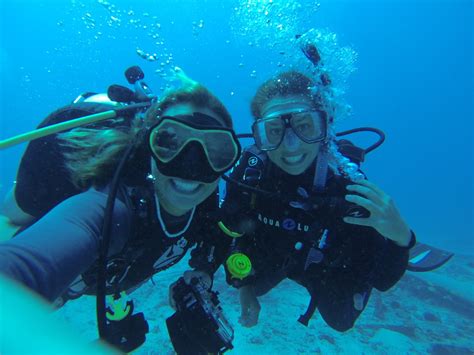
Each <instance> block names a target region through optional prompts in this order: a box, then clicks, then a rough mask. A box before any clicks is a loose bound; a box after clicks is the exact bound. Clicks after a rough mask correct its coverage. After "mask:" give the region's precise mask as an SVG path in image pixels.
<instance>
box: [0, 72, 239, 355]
mask: <svg viewBox="0 0 474 355" xmlns="http://www.w3.org/2000/svg"><path fill="white" fill-rule="evenodd" d="M177 75H178V78H179V79H181V81H182V86H181V87H180V88H179V89H176V90H174V91H169V92H168V93H166V95H164V96H163V97H162V98H161V99H160V100H159V101H157V102H155V100H154V99H152V100H145V99H144V100H143V101H144V102H141V103H140V102H138V103H136V102H137V101H140V100H134V101H135V103H134V104H133V103H132V104H125V105H119V107H118V108H114V109H113V110H111V111H113V112H114V114H112V115H111V117H114V120H113V121H112V122H110V127H104V125H103V122H101V124H100V125H99V126H87V127H81V128H77V129H74V130H71V131H67V132H64V133H60V134H58V135H57V136H54V137H53V139H54V142H49V143H51V144H53V145H54V148H60V149H57V150H56V151H55V152H51V153H54V154H58V155H59V154H60V153H61V154H63V155H62V156H61V157H60V158H61V160H60V161H63V162H64V166H65V168H66V169H65V170H64V171H62V172H59V174H58V175H55V173H54V172H53V171H47V170H46V171H45V173H46V174H51V176H52V177H53V178H54V180H53V181H54V182H57V183H58V185H57V186H60V185H61V184H63V183H64V182H67V183H69V184H70V186H67V188H66V189H64V190H57V191H52V190H51V181H49V186H50V188H49V189H46V191H45V192H44V193H43V192H38V194H37V195H35V196H38V198H42V197H44V196H47V197H48V194H49V193H50V194H51V195H54V194H56V193H57V195H56V196H50V197H51V199H48V202H47V204H46V205H42V204H41V201H35V200H34V199H32V200H30V201H29V202H28V203H23V202H22V198H21V197H20V196H21V194H22V192H21V191H20V194H19V191H18V190H17V191H16V193H15V195H16V198H17V199H18V204H17V205H18V206H19V207H20V208H21V209H22V210H23V212H24V214H27V215H29V216H31V217H33V218H35V217H37V218H39V219H38V220H37V221H35V223H34V224H32V225H30V226H28V227H27V228H24V229H23V230H22V231H21V232H20V233H18V234H17V235H16V236H15V237H14V238H12V239H10V240H8V241H5V242H3V243H2V244H0V272H1V273H2V274H4V276H6V277H8V278H10V279H12V280H14V281H17V282H18V283H20V284H22V285H25V286H27V287H28V288H29V289H31V290H33V291H35V292H36V293H38V294H39V295H41V296H42V297H44V298H45V299H46V300H48V301H50V302H58V303H60V304H63V303H64V302H66V301H67V300H69V299H74V298H77V297H80V296H81V295H83V294H96V295H97V318H98V328H99V334H100V336H101V338H102V339H104V340H106V341H107V342H109V343H110V344H112V345H114V346H116V347H118V348H119V349H121V350H122V351H126V352H129V351H131V350H133V349H135V348H137V347H138V346H139V345H141V344H142V343H143V342H144V341H145V334H146V333H147V332H148V325H147V322H146V320H145V319H144V316H143V314H142V313H137V314H133V303H132V302H131V301H128V302H127V303H126V305H125V306H124V307H123V309H119V308H114V306H113V305H111V307H107V306H106V302H105V298H106V297H105V295H106V294H107V295H111V297H112V298H111V301H114V300H119V299H120V296H122V295H123V291H131V290H134V289H136V288H137V287H139V286H140V285H141V284H142V283H143V282H145V281H147V280H149V279H150V278H151V277H152V276H153V275H154V274H156V273H158V272H160V271H162V270H165V269H167V268H169V267H171V266H172V265H174V264H176V263H177V262H179V261H180V260H181V259H182V258H183V257H184V255H185V254H186V252H187V250H188V249H190V248H192V247H193V246H195V245H196V244H197V243H200V242H201V241H203V240H205V239H206V238H213V236H214V235H215V230H216V229H217V228H218V227H217V221H215V216H216V211H217V209H218V201H219V197H218V190H217V187H218V181H219V178H220V177H221V176H222V175H223V174H224V172H226V171H227V170H229V169H230V168H231V167H232V166H233V165H234V163H235V162H236V161H237V160H238V157H239V155H240V145H239V142H238V139H237V137H236V136H235V134H234V132H233V128H232V127H233V123H232V119H231V116H230V114H229V113H228V111H227V109H226V108H225V107H224V105H223V104H222V103H221V102H220V101H219V100H218V99H217V98H216V97H215V96H214V95H213V94H212V93H211V92H209V91H208V90H207V89H206V88H205V87H204V86H202V85H201V84H199V83H197V82H195V81H193V80H191V79H189V78H187V77H186V76H185V75H184V73H183V72H180V73H178V74H177ZM110 96H111V95H110V92H109V97H110ZM112 96H113V95H112ZM84 101H85V103H86V101H87V99H85V100H84ZM109 101H115V100H109ZM129 101H132V100H129ZM150 104H151V107H150V108H149V109H148V110H147V111H146V112H145V114H144V117H142V115H141V114H140V112H138V114H137V110H136V108H138V109H143V108H145V107H148V106H150ZM107 105H109V106H115V104H114V103H111V102H108V103H107ZM109 111H110V110H109ZM109 111H106V112H109ZM138 111H140V110H138ZM101 114H102V113H99V114H98V115H101ZM92 116H95V115H92ZM92 116H90V117H92ZM107 117H108V116H107ZM72 121H74V120H72ZM72 121H71V122H72ZM59 125H61V123H59ZM53 126H55V125H54V124H53V125H51V126H48V127H46V128H49V127H53ZM42 134H43V133H42ZM37 142H39V141H37ZM0 143H1V146H2V147H5V146H7V145H8V142H5V141H2V142H0ZM12 144H13V143H12ZM51 144H50V145H49V148H50V149H51V147H53V145H51ZM27 152H28V150H27ZM31 159H34V157H30V156H28V157H26V158H25V157H24V161H27V160H29V161H31ZM36 159H38V160H40V162H39V163H46V164H52V161H44V160H42V157H36ZM53 163H54V164H53V165H55V166H57V165H56V164H57V162H56V161H53ZM39 166H40V164H38V163H36V164H35V165H34V166H32V167H25V169H30V168H31V169H33V170H35V171H36V173H40V172H38V170H40V169H37V168H38V167H39ZM20 170H21V169H20ZM20 176H24V175H22V174H20ZM39 176H40V177H41V178H42V180H41V183H43V182H44V183H45V185H44V186H45V187H46V186H47V185H48V182H47V181H45V180H44V179H43V177H42V176H41V175H39ZM58 179H61V180H60V181H58ZM20 186H21V185H17V187H20ZM68 196H71V197H69V198H67V197H68ZM19 197H20V198H19ZM30 207H31V208H30ZM33 218H32V219H33ZM26 222H27V223H28V222H29V220H27V221H26ZM192 280H193V283H196V282H200V278H199V277H195V278H192ZM204 284H205V283H204ZM112 303H113V302H112ZM232 336H233V334H232Z"/></svg>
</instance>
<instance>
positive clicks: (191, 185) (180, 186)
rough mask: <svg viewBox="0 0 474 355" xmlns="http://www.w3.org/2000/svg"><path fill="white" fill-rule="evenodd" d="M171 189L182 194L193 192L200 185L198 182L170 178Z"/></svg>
mask: <svg viewBox="0 0 474 355" xmlns="http://www.w3.org/2000/svg"><path fill="white" fill-rule="evenodd" d="M171 185H172V186H173V189H174V190H176V191H177V192H179V193H182V194H193V193H195V192H196V191H198V190H199V188H200V187H201V186H202V184H201V183H199V182H194V181H186V180H181V179H171Z"/></svg>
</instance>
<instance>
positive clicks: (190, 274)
mask: <svg viewBox="0 0 474 355" xmlns="http://www.w3.org/2000/svg"><path fill="white" fill-rule="evenodd" d="M193 278H197V279H198V280H199V282H200V283H201V285H202V286H203V287H204V288H205V289H209V288H210V287H211V285H212V279H211V277H210V276H209V275H208V274H207V273H205V272H203V271H197V270H188V271H185V272H184V274H183V279H184V282H186V284H188V285H189V284H191V280H192V279H193ZM177 282H178V281H176V282H174V283H172V284H171V285H170V288H169V291H168V302H169V305H170V306H171V308H173V309H174V310H175V311H176V303H175V301H174V297H173V295H174V287H175V286H176V284H177Z"/></svg>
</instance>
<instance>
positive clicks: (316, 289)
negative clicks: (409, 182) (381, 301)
mask: <svg viewBox="0 0 474 355" xmlns="http://www.w3.org/2000/svg"><path fill="white" fill-rule="evenodd" d="M251 111H252V114H253V116H254V119H255V121H254V123H253V125H252V131H253V136H254V139H255V145H253V146H251V147H249V148H247V149H246V150H245V151H244V152H243V154H242V157H241V159H240V160H239V163H237V165H236V168H235V169H234V170H233V171H232V173H231V174H230V178H231V180H230V181H231V182H230V183H228V184H227V189H226V191H227V194H226V197H225V201H224V203H223V206H222V210H223V212H224V218H223V220H222V221H221V224H220V227H221V229H222V230H223V231H224V232H225V233H226V234H228V235H229V236H231V237H234V238H235V241H234V243H233V247H232V251H233V253H232V255H231V256H230V257H229V259H228V260H227V271H228V272H227V274H228V281H229V283H231V284H232V285H234V286H235V287H238V288H240V300H241V308H242V316H241V323H242V324H243V325H244V326H249V327H250V326H253V325H255V324H256V323H257V321H258V315H259V311H260V304H259V302H258V299H257V297H258V296H261V295H264V294H265V293H267V292H269V291H270V290H271V289H272V288H274V287H275V286H276V285H278V284H279V283H280V282H281V281H282V280H284V279H286V278H289V279H291V280H294V281H296V282H297V283H299V284H301V285H302V286H304V287H305V288H306V289H307V290H308V292H309V293H310V295H311V303H310V307H309V308H308V312H307V313H306V314H305V315H304V316H302V317H301V318H300V321H301V322H302V323H304V324H307V323H308V321H309V319H310V317H311V315H312V314H313V312H314V311H315V309H316V308H317V309H318V310H319V312H320V314H321V316H322V317H323V318H324V320H325V321H326V323H327V324H329V325H330V326H331V327H332V328H334V329H336V330H339V331H346V330H348V329H350V328H351V327H352V326H353V325H354V323H355V321H356V319H357V318H358V317H359V315H360V314H361V312H362V311H363V310H364V308H365V306H366V304H367V302H368V299H369V296H370V293H371V291H372V289H373V288H374V287H375V288H377V289H378V290H381V291H385V290H388V289H389V288H390V287H392V286H393V285H395V284H396V283H397V281H398V280H399V279H400V278H401V277H402V275H403V274H404V272H405V270H406V267H407V263H408V252H409V249H410V247H412V246H413V245H414V244H415V236H414V234H413V232H412V231H411V230H410V228H409V227H408V225H407V224H406V223H405V221H404V220H403V218H402V217H401V215H400V213H399V212H398V209H397V208H396V206H395V204H394V202H393V200H392V199H391V198H390V197H389V196H388V195H387V194H386V193H385V192H384V191H382V190H381V189H380V188H379V187H378V186H376V185H375V184H374V183H372V182H369V181H367V180H366V179H365V176H364V175H363V173H362V172H361V171H360V170H359V169H358V166H357V165H356V163H354V162H351V161H350V160H349V159H348V158H346V157H344V156H343V155H342V154H341V153H340V151H339V149H338V146H337V144H336V139H335V134H334V131H333V121H334V118H335V116H336V112H337V110H336V109H335V105H334V101H333V100H332V95H331V89H330V82H329V80H328V78H327V76H324V75H323V74H322V75H321V76H319V77H317V78H315V79H311V78H310V77H309V76H306V75H304V74H302V73H300V72H297V71H289V72H284V73H281V74H279V75H277V76H275V77H273V78H272V79H270V80H268V81H267V82H265V83H264V84H263V85H262V86H261V87H260V88H259V89H258V90H257V93H256V95H255V96H254V99H253V101H252V104H251ZM245 187H246V188H245Z"/></svg>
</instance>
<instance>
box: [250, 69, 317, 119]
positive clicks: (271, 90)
mask: <svg viewBox="0 0 474 355" xmlns="http://www.w3.org/2000/svg"><path fill="white" fill-rule="evenodd" d="M313 86H314V82H313V80H311V79H310V78H309V77H307V76H306V75H304V74H302V73H300V72H297V71H294V70H292V71H287V72H283V73H280V74H278V75H277V76H275V77H273V78H271V79H270V80H267V81H266V82H264V83H263V84H262V85H261V86H260V87H259V88H258V89H257V92H256V93H255V96H254V97H253V99H252V102H251V105H250V109H251V111H252V115H253V117H254V118H255V119H257V118H261V117H262V109H263V106H264V105H265V104H266V103H267V102H268V101H270V100H271V99H273V98H275V97H279V96H290V95H295V96H302V97H305V98H307V99H308V100H309V101H311V102H313V96H312V93H311V88H312V87H313Z"/></svg>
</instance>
